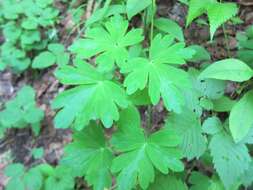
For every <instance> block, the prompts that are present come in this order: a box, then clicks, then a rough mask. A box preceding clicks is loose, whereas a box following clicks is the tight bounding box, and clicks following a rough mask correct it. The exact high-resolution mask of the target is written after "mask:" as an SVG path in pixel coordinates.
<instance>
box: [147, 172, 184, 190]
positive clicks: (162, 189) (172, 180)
mask: <svg viewBox="0 0 253 190" xmlns="http://www.w3.org/2000/svg"><path fill="white" fill-rule="evenodd" d="M187 189H188V188H187V186H186V184H185V183H184V182H183V181H182V180H180V179H178V178H177V177H175V176H173V175H158V176H157V177H156V179H155V182H154V183H152V184H151V185H150V187H149V188H148V190H187Z"/></svg>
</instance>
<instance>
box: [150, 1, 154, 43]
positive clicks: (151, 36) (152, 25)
mask: <svg viewBox="0 0 253 190" xmlns="http://www.w3.org/2000/svg"><path fill="white" fill-rule="evenodd" d="M151 6H152V7H151V9H152V19H151V25H150V43H151V42H152V40H153V35H154V16H155V0H152V5H151Z"/></svg>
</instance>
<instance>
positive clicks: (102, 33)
mask: <svg viewBox="0 0 253 190" xmlns="http://www.w3.org/2000/svg"><path fill="white" fill-rule="evenodd" d="M127 28H128V22H127V21H126V20H124V19H123V18H122V17H121V16H119V15H118V16H113V17H111V19H110V21H108V22H106V23H105V24H104V26H97V27H93V28H89V29H88V30H87V31H86V38H84V39H79V40H77V41H76V42H75V43H74V44H73V45H72V46H71V47H70V50H71V51H72V52H73V53H75V54H77V56H78V57H81V58H86V59H87V58H90V57H92V56H95V55H98V56H97V63H98V64H99V66H100V67H101V69H102V70H105V71H110V70H111V69H113V66H114V63H116V64H117V65H118V66H122V65H123V64H124V63H125V61H126V59H127V57H128V52H127V50H126V48H127V47H128V46H132V45H135V44H137V43H139V42H141V41H142V40H143V36H142V30H141V29H132V30H131V31H129V32H127Z"/></svg>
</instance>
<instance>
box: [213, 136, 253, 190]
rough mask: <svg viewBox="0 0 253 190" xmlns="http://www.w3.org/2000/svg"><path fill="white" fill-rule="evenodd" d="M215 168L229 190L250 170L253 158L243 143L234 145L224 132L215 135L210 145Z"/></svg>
mask: <svg viewBox="0 0 253 190" xmlns="http://www.w3.org/2000/svg"><path fill="white" fill-rule="evenodd" d="M209 148H210V151H211V155H212V157H213V163H214V168H215V169H216V171H217V173H218V175H219V177H220V178H221V181H222V182H223V184H224V185H225V187H226V188H227V189H230V188H231V187H232V186H233V185H234V184H236V182H237V180H239V178H240V176H241V175H242V174H243V173H244V172H245V171H246V170H247V169H248V167H249V164H250V161H251V158H250V155H249V153H248V149H247V147H246V146H245V145H244V144H243V143H237V144H236V143H234V141H233V139H232V138H231V137H230V136H229V135H228V134H226V133H225V132H224V131H222V132H220V133H217V134H215V135H214V136H213V137H212V139H211V142H210V144H209Z"/></svg>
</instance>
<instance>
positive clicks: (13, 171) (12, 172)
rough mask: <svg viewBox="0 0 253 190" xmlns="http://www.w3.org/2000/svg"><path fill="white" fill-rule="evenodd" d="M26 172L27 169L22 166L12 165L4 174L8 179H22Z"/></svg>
mask: <svg viewBox="0 0 253 190" xmlns="http://www.w3.org/2000/svg"><path fill="white" fill-rule="evenodd" d="M24 172H25V168H24V166H23V165H22V164H11V165H9V166H7V167H6V168H5V170H4V174H5V175H6V176H8V177H17V178H18V177H21V176H22V175H23V174H24Z"/></svg>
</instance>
